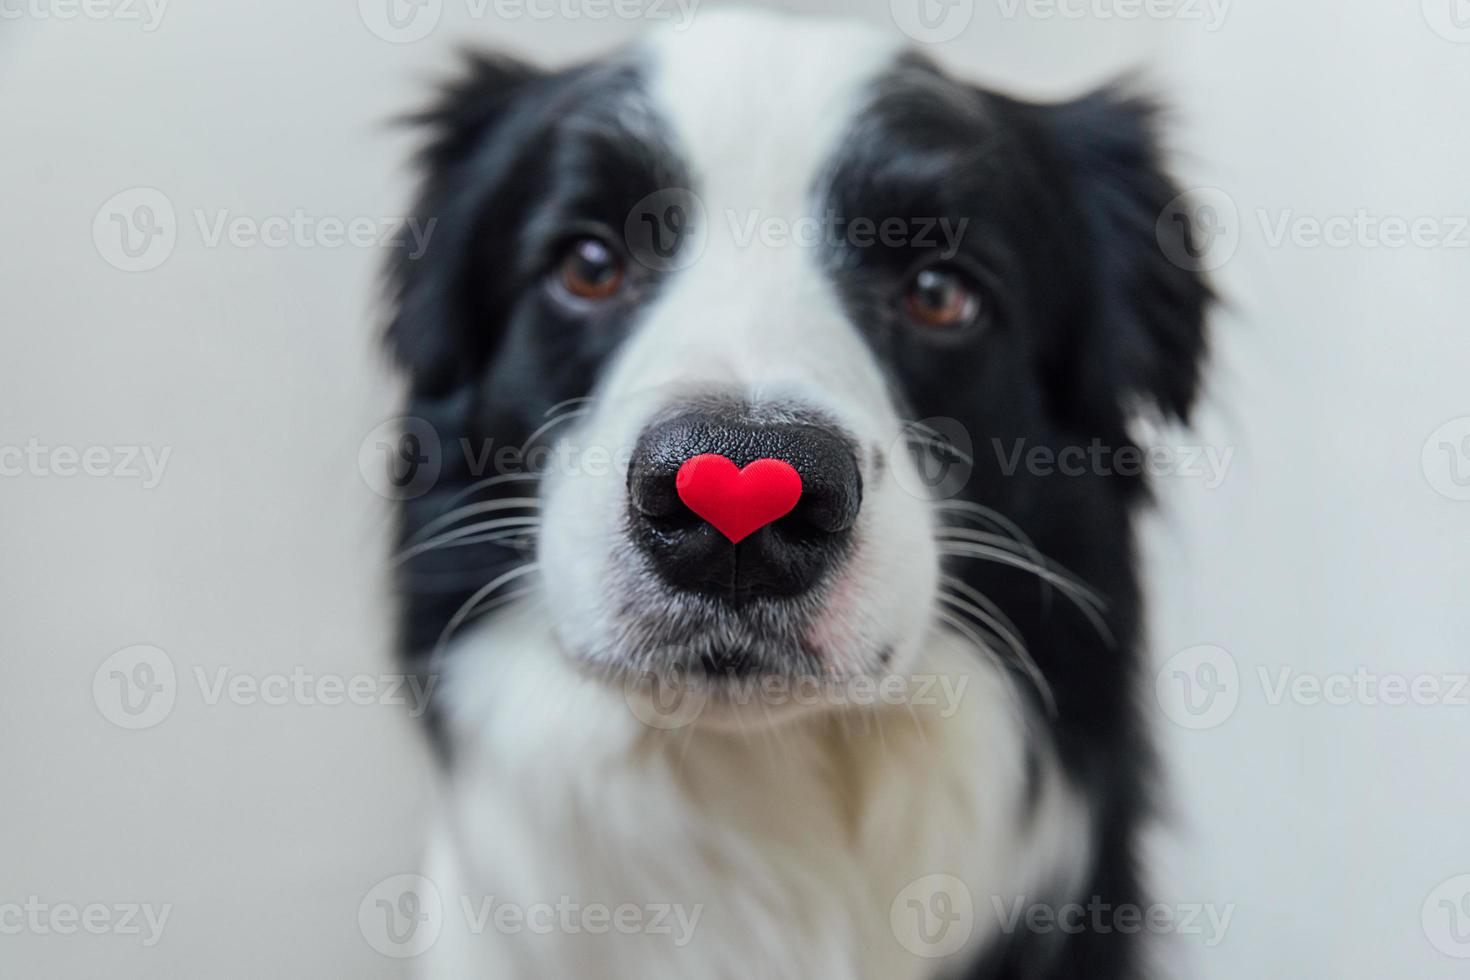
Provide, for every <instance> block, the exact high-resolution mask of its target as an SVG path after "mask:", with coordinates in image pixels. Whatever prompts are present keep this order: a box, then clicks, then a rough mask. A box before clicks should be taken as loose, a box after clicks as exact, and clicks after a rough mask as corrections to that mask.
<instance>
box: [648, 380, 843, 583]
mask: <svg viewBox="0 0 1470 980" xmlns="http://www.w3.org/2000/svg"><path fill="white" fill-rule="evenodd" d="M718 457H723V459H720V458H718ZM727 460H728V462H726V461H727ZM691 461H692V462H691ZM773 461H779V462H773ZM751 464H755V465H753V466H752V465H751ZM788 467H789V469H788ZM791 469H794V470H795V473H796V476H799V477H800V481H799V491H798V490H797V487H796V485H795V483H794V482H793V481H795V477H794V476H792V474H791V473H790V470H791ZM681 481H682V486H681ZM792 497H794V498H795V500H794V505H792ZM628 500H629V511H630V520H631V524H632V530H633V539H634V541H635V542H636V543H637V545H638V547H639V548H640V549H642V551H643V553H644V554H646V555H647V556H648V557H649V559H650V560H651V562H652V564H653V567H654V568H655V569H656V570H657V571H658V574H659V575H660V576H661V577H662V578H663V579H664V580H665V581H666V582H668V583H669V584H670V585H672V586H674V587H675V588H678V589H682V590H687V591H690V592H699V593H703V594H705V595H711V596H717V597H719V598H721V599H725V600H728V601H732V602H741V601H745V600H750V599H756V598H775V597H782V596H795V595H800V594H801V593H803V592H805V591H807V590H808V589H810V588H812V587H813V586H814V585H816V584H817V583H818V582H819V581H820V580H821V579H822V576H823V575H824V574H826V573H827V572H828V571H829V570H830V569H832V568H833V567H834V566H836V565H837V563H838V562H839V561H841V559H842V557H843V555H844V554H845V552H846V551H847V548H848V545H849V540H850V538H851V530H852V526H853V523H854V522H855V521H856V520H857V515H858V506H859V504H860V503H861V502H862V478H861V475H860V473H859V471H858V464H857V458H856V454H855V452H854V450H853V446H852V443H851V441H850V440H849V439H848V438H847V437H846V436H845V435H843V434H842V432H841V431H840V430H838V429H837V427H836V426H834V425H832V424H831V423H828V422H826V421H825V420H823V419H821V418H819V417H816V416H814V415H809V414H806V413H802V412H795V411H789V410H783V411H776V410H772V411H770V412H765V413H755V412H752V411H749V410H748V409H745V408H742V407H731V408H728V409H726V408H710V409H697V410H690V411H687V412H683V413H681V414H678V415H674V416H672V417H670V418H666V419H664V420H662V421H659V422H657V423H655V424H654V425H652V426H650V427H649V428H648V429H647V430H645V431H644V433H643V435H642V436H641V437H640V439H639V440H638V445H637V447H636V448H635V450H634V453H633V458H632V460H631V463H630V465H629V467H628ZM788 507H789V509H787V508H788ZM696 511H698V512H696ZM752 528H753V529H752ZM732 539H733V540H732Z"/></svg>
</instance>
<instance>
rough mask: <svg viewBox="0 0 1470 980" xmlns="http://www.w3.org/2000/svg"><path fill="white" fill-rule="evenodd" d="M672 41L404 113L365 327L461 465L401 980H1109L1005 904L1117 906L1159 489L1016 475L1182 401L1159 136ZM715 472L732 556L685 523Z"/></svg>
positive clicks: (442, 555)
mask: <svg viewBox="0 0 1470 980" xmlns="http://www.w3.org/2000/svg"><path fill="white" fill-rule="evenodd" d="M696 20H697V22H696V23H695V24H693V25H692V26H691V27H690V28H689V29H688V30H685V31H675V30H667V31H665V32H663V33H655V34H653V35H651V36H650V37H649V38H648V39H647V40H645V41H644V42H642V43H639V44H638V45H636V46H634V47H633V48H631V49H629V50H626V51H623V52H620V53H618V54H616V55H614V56H612V57H610V58H607V59H605V60H599V61H594V62H592V63H588V64H582V65H579V66H576V67H572V68H568V69H565V70H558V71H550V70H541V69H538V68H533V67H530V66H527V65H525V64H522V63H519V62H517V61H514V60H510V59H506V58H503V57H489V56H483V57H482V56H475V57H472V58H471V59H470V63H469V66H468V68H467V69H466V70H465V71H464V72H463V74H462V75H461V76H460V77H459V78H458V79H457V80H456V81H454V82H453V83H451V84H450V85H449V86H448V88H447V89H446V90H445V91H444V92H443V94H442V95H440V96H439V97H438V98H437V100H436V102H435V103H434V104H433V105H432V106H431V107H430V108H429V109H428V110H426V111H425V112H424V113H423V114H422V117H421V119H420V122H422V123H423V124H425V125H426V126H427V127H428V128H429V131H430V136H429V139H428V141H427V144H426V148H425V149H424V151H423V154H422V157H421V165H422V167H423V172H424V178H423V184H422V189H421V193H420V197H419V199H418V201H417V204H416V208H415V212H416V214H418V215H419V216H421V218H422V219H423V220H428V219H430V218H432V219H434V221H435V225H434V232H433V234H432V235H431V236H430V239H429V241H428V243H427V247H426V248H424V249H423V251H422V254H415V255H409V254H407V253H406V252H405V254H403V255H402V256H400V257H399V258H398V259H396V261H395V262H394V264H393V267H392V270H391V275H392V289H391V293H392V311H391V322H390V323H389V326H388V332H387V338H388V343H389V346H390V348H391V350H392V353H393V356H394V358H395V360H396V362H397V363H398V364H399V365H400V366H401V368H402V370H403V372H404V373H405V375H406V377H407V379H408V402H407V407H406V409H405V413H404V414H405V416H406V417H407V418H408V419H410V420H412V421H411V422H410V423H406V424H411V425H414V426H420V427H423V428H425V429H426V430H432V434H433V437H434V438H436V439H437V440H438V443H439V445H440V446H441V447H442V453H441V454H440V455H441V456H442V458H439V459H436V460H435V461H434V469H435V470H437V475H436V477H435V479H433V480H432V481H431V485H429V486H427V487H415V488H414V489H413V491H412V492H411V493H408V492H406V493H404V494H403V495H402V496H403V497H404V499H403V500H402V501H401V503H400V504H398V505H397V506H398V513H399V521H400V528H399V545H400V551H399V554H398V559H397V562H398V563H397V569H398V574H399V586H400V596H401V598H400V603H401V605H400V612H401V626H402V640H401V644H402V654H403V656H404V657H405V658H406V662H407V663H408V664H409V669H411V670H414V671H419V672H423V673H425V674H429V675H432V676H433V678H434V679H435V681H436V684H435V688H434V691H435V700H434V703H433V705H432V709H431V712H430V715H429V717H430V721H431V725H430V729H431V735H432V741H433V744H434V746H435V748H436V752H437V755H438V757H439V759H440V760H441V762H442V768H443V773H444V779H443V784H444V793H443V799H442V807H441V810H442V813H441V816H440V819H439V823H438V826H437V828H436V832H435V839H436V843H435V844H434V845H433V846H432V847H431V849H430V857H429V865H428V867H427V868H426V869H425V876H426V877H427V878H428V879H429V880H430V881H432V882H433V885H434V887H435V889H437V891H438V893H439V895H440V896H441V897H442V900H443V908H444V915H443V920H444V924H443V928H442V930H440V931H439V934H438V935H437V936H436V937H435V939H434V941H433V943H432V946H430V948H428V949H427V950H424V951H423V952H422V956H421V957H420V958H419V960H418V966H419V968H420V969H421V970H422V971H423V972H424V974H425V975H428V976H433V977H446V978H454V980H468V978H471V977H487V978H490V977H493V978H497V980H507V978H520V977H524V978H530V980H546V978H570V977H587V978H598V980H613V978H638V980H662V978H669V980H674V978H678V980H695V978H709V980H714V978H734V977H760V978H787V977H789V978H793V980H796V978H800V980H812V978H835V980H840V978H883V980H903V978H911V980H919V978H929V977H940V976H945V977H952V976H960V977H969V978H1013V977H1015V978H1019V977H1027V978H1062V977H1068V978H1072V977H1086V978H1089V980H1107V978H1114V977H1134V976H1138V975H1139V974H1140V972H1144V971H1145V966H1146V965H1145V962H1144V960H1145V959H1146V958H1147V956H1146V951H1145V950H1143V949H1142V948H1141V947H1140V937H1139V936H1138V935H1136V934H1129V933H1124V932H1120V931H1118V930H1116V929H1105V928H1096V927H1095V925H1094V923H1093V922H1092V921H1091V918H1090V917H1086V918H1083V919H1082V920H1081V921H1079V922H1076V923H1065V922H1064V923H1063V924H1062V925H1066V926H1067V928H1063V927H1062V926H1061V925H1059V926H1057V927H1055V928H1050V929H1047V928H1041V927H1038V926H1037V925H1036V922H1037V921H1038V919H1037V918H1036V917H1034V916H1033V915H1031V911H1032V910H1033V909H1035V908H1036V907H1042V908H1045V909H1051V910H1054V911H1055V910H1058V909H1061V908H1062V907H1063V906H1066V905H1068V904H1069V903H1082V904H1084V905H1086V904H1087V903H1089V902H1105V903H1108V904H1110V905H1111V906H1113V907H1120V906H1129V905H1134V906H1138V907H1143V906H1144V905H1145V904H1146V900H1145V898H1144V895H1143V891H1142V888H1141V884H1140V878H1141V875H1140V871H1139V868H1138V860H1137V851H1138V849H1139V838H1140V834H1141V832H1142V831H1143V829H1144V826H1145V823H1146V821H1147V819H1148V816H1149V789H1150V786H1149V783H1150V774H1151V771H1152V764H1151V758H1150V747H1149V739H1148V738H1147V735H1146V731H1145V727H1146V726H1145V720H1146V719H1145V716H1144V714H1143V712H1142V711H1141V709H1140V707H1139V705H1138V703H1137V693H1138V692H1137V689H1136V688H1137V685H1136V682H1137V681H1138V679H1139V667H1140V652H1139V649H1138V644H1139V634H1140V618H1141V617H1140V597H1139V587H1138V580H1137V576H1136V572H1135V562H1134V544H1133V527H1132V525H1133V521H1134V518H1135V515H1136V513H1137V511H1138V509H1139V508H1140V507H1141V506H1143V505H1145V504H1146V502H1147V499H1148V488H1147V486H1146V484H1145V480H1144V477H1142V476H1141V475H1137V473H1136V472H1135V473H1133V474H1128V473H1125V472H1123V469H1124V468H1123V467H1122V466H1117V467H1104V466H1096V467H1090V468H1089V467H1086V466H1083V467H1071V468H1066V469H1064V468H1062V467H1048V466H1040V465H1035V460H1036V459H1037V458H1038V457H1037V455H1036V453H1035V450H1038V449H1040V450H1045V451H1046V452H1048V453H1052V454H1058V455H1057V456H1056V457H1055V458H1056V459H1063V458H1065V454H1066V453H1067V452H1069V451H1070V452H1073V453H1078V452H1081V451H1083V450H1086V449H1087V448H1088V447H1097V446H1102V447H1107V449H1108V450H1109V451H1110V452H1117V451H1118V450H1120V449H1124V448H1126V449H1129V450H1132V451H1135V452H1136V451H1137V450H1136V445H1135V442H1134V441H1133V440H1134V439H1135V438H1136V437H1134V436H1131V435H1130V432H1131V431H1134V430H1135V428H1136V426H1135V423H1136V422H1137V421H1138V420H1139V419H1140V417H1141V416H1152V417H1156V418H1160V419H1176V420H1184V419H1185V417H1186V416H1187V414H1188V411H1189V408H1190V405H1191V402H1192V401H1193V399H1194V396H1195V392H1196V388H1197V385H1198V381H1199V374H1200V361H1201V358H1202V354H1203V350H1204V347H1205V339H1204V328H1203V317H1204V313H1205V311H1206V309H1207V306H1208V301H1209V293H1208V288H1207V286H1206V284H1205V283H1204V282H1202V281H1201V279H1200V278H1199V276H1197V275H1196V274H1195V273H1194V272H1192V271H1189V270H1188V269H1186V268H1184V267H1183V266H1185V265H1188V263H1187V262H1182V263H1173V262H1170V261H1169V259H1168V258H1167V257H1166V256H1167V255H1169V254H1178V253H1174V252H1172V251H1171V249H1174V248H1181V249H1183V248H1187V247H1188V246H1189V244H1190V234H1191V233H1190V229H1189V228H1188V227H1187V226H1186V225H1185V224H1184V223H1183V222H1176V221H1163V220H1160V216H1161V215H1162V214H1164V213H1165V211H1166V209H1167V208H1168V207H1169V204H1170V202H1171V201H1172V200H1173V199H1174V198H1175V196H1176V188H1175V186H1174V185H1173V183H1172V182H1171V181H1170V179H1169V178H1168V177H1167V176H1166V175H1165V174H1164V173H1163V172H1162V171H1161V169H1160V164H1159V152H1158V150H1157V148H1156V145H1155V139H1154V135H1153V129H1154V124H1153V119H1154V115H1155V113H1154V111H1153V109H1152V107H1151V105H1150V103H1149V102H1148V101H1147V100H1145V99H1140V98H1137V97H1134V96H1130V95H1127V94H1124V93H1122V92H1120V91H1118V90H1116V89H1108V90H1104V91H1101V92H1097V93H1094V94H1091V95H1088V96H1086V97H1083V98H1081V99H1079V100H1077V101H1073V102H1068V103H1064V104H1049V105H1042V104H1035V103H1031V102H1026V101H1020V100H1017V99H1013V98H1008V97H1006V96H1004V95H999V94H996V93H994V92H990V91H985V90H982V89H979V88H976V87H974V86H972V85H969V84H967V83H965V82H963V81H960V80H958V79H956V78H954V77H951V75H949V74H947V73H946V72H945V71H943V70H941V69H940V68H939V67H937V66H936V65H935V64H933V63H931V62H930V61H928V60H926V59H924V58H923V57H921V56H918V55H916V54H914V53H913V52H910V51H906V50H905V49H904V48H903V46H902V45H900V44H899V43H897V41H896V40H895V38H893V37H890V36H889V34H888V33H885V32H882V31H879V30H877V29H876V28H872V27H863V26H859V25H856V24H850V23H846V22H832V21H806V20H797V19H790V18H786V17H782V16H778V15H773V14H759V13H749V12H742V13H725V12H721V13H716V14H709V15H703V14H702V15H701V16H700V17H698V18H697V19H696ZM700 456H723V457H725V458H726V460H728V464H722V465H724V466H725V469H724V471H723V472H722V473H717V474H714V475H713V476H711V471H706V473H705V474H704V477H705V478H706V479H705V484H706V485H705V486H704V490H705V491H706V492H708V491H711V488H713V490H714V491H717V492H716V493H715V497H716V498H719V499H717V501H716V502H717V503H719V500H721V499H722V500H724V502H725V504H726V505H728V506H729V507H730V508H733V509H734V510H735V511H738V513H737V515H736V516H737V517H742V518H743V519H745V520H746V523H747V524H749V525H753V526H754V529H753V530H751V529H750V528H749V527H747V528H743V529H742V530H741V532H739V533H728V534H727V533H726V532H728V531H730V528H729V527H728V526H722V521H723V523H724V524H728V523H729V521H728V515H726V518H720V517H716V516H714V515H712V514H711V512H710V509H709V508H701V509H700V511H699V512H696V511H695V509H693V506H692V505H691V504H690V503H689V501H690V500H691V496H690V493H689V492H687V491H688V490H689V486H690V485H691V484H690V483H688V482H687V480H686V478H688V479H692V478H693V470H691V469H690V468H689V467H688V466H686V464H687V463H688V461H689V460H691V459H694V458H695V457H700ZM1078 458H1079V459H1080V458H1083V457H1081V456H1079V457H1078ZM756 460H778V461H780V463H778V464H774V465H775V466H777V467H778V468H780V469H783V470H784V469H785V468H787V467H789V468H790V469H794V470H795V472H796V474H797V475H798V476H799V478H800V479H799V485H800V492H799V495H796V496H795V497H794V502H793V499H787V500H785V501H784V502H781V501H777V502H776V503H774V504H773V503H772V500H773V497H774V495H775V494H776V492H777V491H781V492H787V493H788V496H790V494H789V491H790V484H789V483H786V484H783V486H784V487H785V489H784V490H783V489H782V487H780V486H777V487H774V488H773V485H772V481H771V480H769V479H764V478H763V479H756V475H761V474H755V473H754V471H755V470H759V469H760V467H756V468H754V470H745V471H744V472H743V473H742V472H740V471H739V470H738V468H740V467H747V466H748V465H749V464H751V463H753V462H755V461H756ZM729 464H733V465H729ZM762 465H763V466H766V467H767V471H766V472H765V473H764V474H763V476H766V477H768V476H769V475H770V469H769V467H770V465H771V464H762ZM788 475H789V474H788ZM715 477H718V478H719V479H718V480H715ZM712 480H713V481H714V482H711V481H712ZM720 481H723V482H720ZM716 484H718V485H716ZM721 494H723V497H721V496H720V495H721ZM707 518H709V519H707ZM487 902H488V903H489V904H488V905H487V904H486V903H487ZM462 909H463V910H464V911H465V914H461V910H462ZM475 910H481V911H482V912H483V913H484V914H482V915H481V916H480V917H479V919H478V920H477V917H476V916H475V915H470V914H468V913H469V912H472V911H475Z"/></svg>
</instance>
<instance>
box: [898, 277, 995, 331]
mask: <svg viewBox="0 0 1470 980" xmlns="http://www.w3.org/2000/svg"><path fill="white" fill-rule="evenodd" d="M903 307H904V312H905V313H906V314H908V317H909V319H910V320H912V321H913V322H914V323H916V324H917V325H919V326H920V327H925V328H929V329H938V330H945V331H957V330H962V329H964V328H966V327H969V326H972V325H973V324H974V323H976V322H977V321H978V320H979V319H980V318H981V317H982V316H983V315H984V314H985V302H984V297H983V296H982V295H981V293H980V290H979V288H978V287H977V286H976V285H975V284H974V282H973V281H972V280H971V279H970V277H969V276H967V275H965V274H964V273H963V272H960V271H959V270H957V269H953V268H949V267H946V266H930V267H928V268H924V269H920V270H919V271H918V273H917V274H916V275H915V276H914V277H913V279H911V280H910V281H909V285H908V289H907V290H906V291H905V293H904V297H903Z"/></svg>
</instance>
